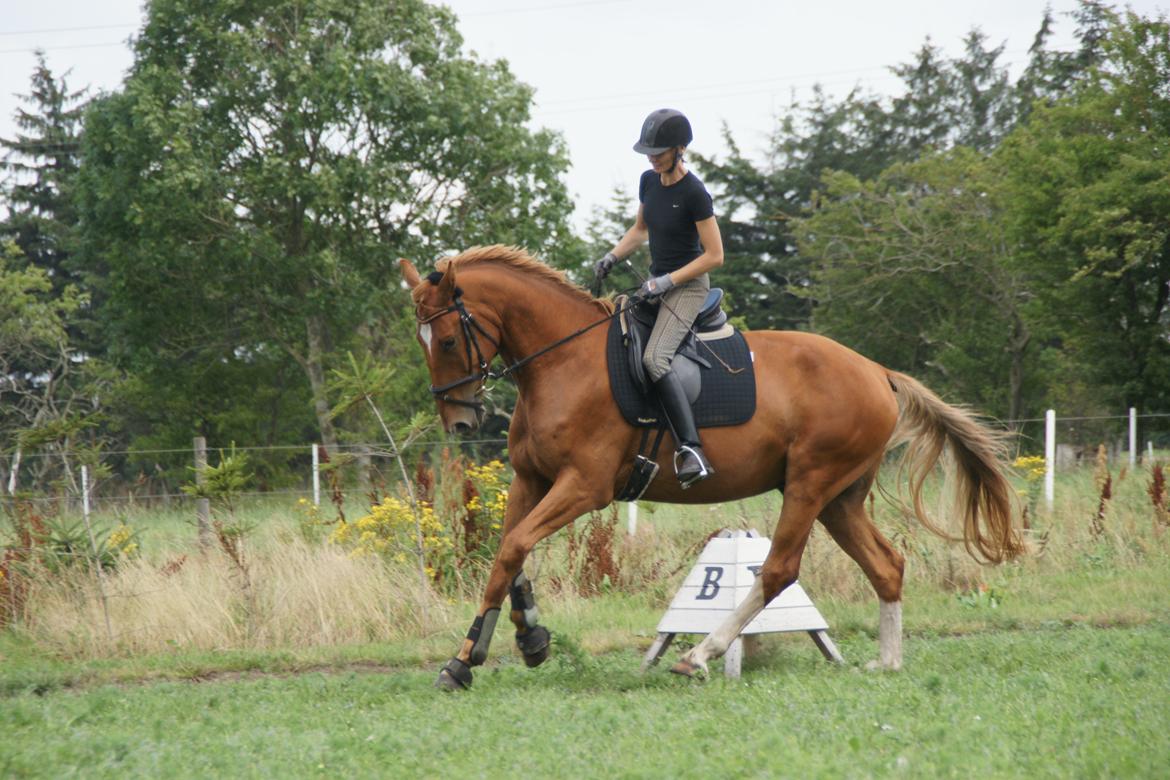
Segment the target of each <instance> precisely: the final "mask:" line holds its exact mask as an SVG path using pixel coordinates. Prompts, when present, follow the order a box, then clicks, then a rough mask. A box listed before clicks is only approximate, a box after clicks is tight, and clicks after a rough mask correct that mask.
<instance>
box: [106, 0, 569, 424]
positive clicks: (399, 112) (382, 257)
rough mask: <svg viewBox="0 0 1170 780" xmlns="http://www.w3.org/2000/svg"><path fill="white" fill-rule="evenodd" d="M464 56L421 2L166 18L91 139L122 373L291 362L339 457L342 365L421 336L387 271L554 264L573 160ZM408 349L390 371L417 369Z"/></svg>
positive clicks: (155, 10) (233, 0) (141, 48)
mask: <svg viewBox="0 0 1170 780" xmlns="http://www.w3.org/2000/svg"><path fill="white" fill-rule="evenodd" d="M460 46H461V39H460V37H459V35H458V33H457V32H456V29H455V20H454V17H453V16H452V15H451V13H450V12H449V11H447V10H446V9H444V8H441V7H433V6H430V5H427V4H426V3H423V2H421V1H420V0H402V1H401V2H395V3H385V2H380V0H359V1H358V2H340V0H295V1H294V0H274V2H270V3H262V4H261V3H244V2H239V1H238V0H215V2H205V3H192V2H189V0H157V1H156V2H154V3H152V4H151V5H150V6H149V9H148V18H147V22H146V25H145V27H144V29H143V31H142V34H141V35H140V36H139V38H138V39H137V41H136V42H135V63H134V66H133V68H132V69H131V72H130V75H129V77H128V78H127V80H126V84H125V87H124V89H123V90H121V91H120V92H119V93H117V94H114V95H111V96H109V97H107V98H104V99H103V100H101V101H99V104H98V105H97V106H96V107H95V109H94V110H93V112H92V113H91V117H90V122H89V123H88V126H87V141H86V150H87V170H86V172H85V176H84V182H85V198H86V200H85V202H86V218H87V228H88V234H87V239H88V241H89V242H90V243H91V246H92V247H93V249H94V251H95V253H96V255H97V256H98V257H100V259H101V260H102V261H104V262H107V263H109V265H110V272H111V279H110V283H109V290H108V292H109V296H110V299H109V312H108V317H109V319H110V328H109V339H110V342H111V344H113V345H114V348H115V349H116V351H117V355H118V358H119V359H120V360H123V361H126V362H127V363H128V364H130V365H134V366H136V368H137V369H138V370H140V371H146V370H148V369H149V371H150V372H151V373H152V374H153V375H156V376H158V375H165V374H167V373H168V372H170V371H171V370H172V369H182V368H184V367H185V366H196V367H208V366H212V365H216V364H220V365H223V364H226V363H235V364H239V369H240V370H241V371H245V372H249V371H252V370H253V369H254V368H255V366H256V364H257V362H267V364H268V365H269V366H271V367H272V368H273V369H275V368H277V366H278V365H279V363H280V362H281V361H282V360H284V359H291V360H293V361H294V362H295V364H296V365H297V366H299V367H300V370H301V372H302V373H303V375H304V377H305V380H306V384H307V387H308V389H309V392H310V394H311V399H312V406H313V410H314V414H315V418H316V423H317V427H318V429H319V432H320V436H321V439H322V440H323V441H324V442H326V443H327V444H332V443H333V442H334V441H335V440H336V432H335V431H334V428H333V423H332V421H331V419H330V416H329V410H330V404H329V399H328V398H327V391H326V383H325V377H326V372H327V368H328V365H329V363H330V361H331V359H333V356H336V355H339V354H341V355H343V354H344V350H345V349H347V348H353V349H355V350H357V351H359V352H360V351H361V348H362V347H363V346H366V345H368V344H369V343H370V342H375V341H378V339H377V337H376V336H375V335H373V334H376V333H377V331H378V330H380V329H384V328H393V329H397V330H402V331H403V332H404V333H406V334H407V336H406V337H409V333H410V332H411V331H413V327H412V326H411V325H408V324H407V323H406V322H405V321H403V317H404V316H406V315H405V312H404V308H403V307H404V302H405V296H403V295H402V294H401V293H399V292H398V291H397V287H396V286H395V284H396V283H395V282H394V279H395V276H394V275H393V274H390V273H389V270H388V269H389V267H390V263H391V262H392V261H393V259H394V258H395V257H397V256H398V255H406V256H412V257H416V258H418V257H422V258H425V257H434V256H435V255H437V254H439V253H440V252H444V251H449V250H451V249H462V248H465V247H466V246H468V245H470V244H474V243H488V242H491V243H495V242H503V243H515V244H522V245H525V246H527V247H529V248H530V249H532V250H533V251H536V252H543V253H545V254H549V255H556V254H557V251H558V248H559V247H561V246H562V245H566V244H567V243H568V242H569V241H570V239H571V237H570V234H569V229H568V227H567V223H566V219H567V215H568V213H569V210H570V208H571V206H570V203H569V199H568V196H567V193H566V191H565V189H564V187H563V185H562V183H561V181H560V179H559V176H560V175H561V174H562V173H563V171H564V170H565V168H566V167H567V160H566V156H565V151H564V146H563V143H562V142H561V140H560V139H559V138H558V137H557V136H555V135H554V134H552V133H549V132H547V131H533V130H529V129H528V128H527V122H528V120H529V118H530V117H529V107H530V105H531V98H532V91H531V89H530V88H529V87H527V86H525V85H523V84H521V83H519V82H517V81H516V80H515V78H514V77H513V76H512V75H511V73H510V72H509V71H508V69H507V66H506V65H505V64H504V63H502V62H494V63H484V62H481V61H479V60H477V59H474V58H470V57H467V56H464V55H463V54H462V53H461V51H460ZM399 346H403V345H400V344H396V345H395V346H394V352H393V354H387V355H382V356H380V357H382V358H383V359H390V360H412V359H413V361H414V362H416V363H417V362H418V359H417V356H416V355H415V354H414V352H415V351H414V350H410V351H405V350H404V351H401V352H400V351H398V348H399ZM196 423H197V424H200V425H203V426H205V427H206V426H208V424H209V423H208V421H207V420H206V419H204V420H197V421H196Z"/></svg>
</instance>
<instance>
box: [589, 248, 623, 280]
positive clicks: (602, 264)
mask: <svg viewBox="0 0 1170 780" xmlns="http://www.w3.org/2000/svg"><path fill="white" fill-rule="evenodd" d="M617 261H618V259H617V255H615V254H614V253H613V252H606V253H605V257H603V258H601V259H600V260H598V261H597V265H596V266H594V268H593V273H594V274H595V275H596V276H597V278H598V279H604V278H605V277H606V276H608V275H609V272H610V271H611V270H612V269H613V267H614V266H615V265H617Z"/></svg>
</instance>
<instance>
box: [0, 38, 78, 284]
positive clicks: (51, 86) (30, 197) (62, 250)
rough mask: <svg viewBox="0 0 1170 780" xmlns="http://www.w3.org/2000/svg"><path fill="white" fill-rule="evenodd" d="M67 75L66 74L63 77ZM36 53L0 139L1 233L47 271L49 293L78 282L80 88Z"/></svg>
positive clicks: (35, 263) (42, 54)
mask: <svg viewBox="0 0 1170 780" xmlns="http://www.w3.org/2000/svg"><path fill="white" fill-rule="evenodd" d="M67 75H68V74H66V76H67ZM66 76H62V77H61V78H59V79H58V78H56V77H55V76H54V75H53V73H52V71H51V70H50V69H49V66H48V65H47V64H46V62H45V55H44V52H37V65H36V68H35V69H34V70H33V75H32V79H31V91H30V92H29V93H28V94H27V95H21V96H20V98H21V101H22V103H23V104H24V106H23V107H21V108H18V109H17V111H16V113H15V119H16V126H17V128H18V130H17V133H16V137H15V138H3V139H0V147H3V148H4V150H5V155H4V163H3V165H4V168H5V170H6V171H7V173H8V176H7V177H6V182H5V186H4V192H3V195H4V199H5V201H6V203H7V206H8V216H7V219H5V221H4V222H3V223H0V231H2V234H3V237H4V238H8V239H11V240H14V241H15V242H16V245H17V246H18V247H20V249H21V251H22V252H23V254H24V256H25V257H26V258H27V259H28V261H29V262H30V263H31V264H32V265H34V266H37V267H38V268H42V269H44V270H45V272H46V273H48V274H49V278H50V279H51V281H52V285H53V294H54V296H60V295H61V293H62V292H63V291H64V289H65V287H66V285H68V284H70V283H76V282H77V281H78V274H77V269H76V268H74V267H73V264H72V263H71V257H72V255H73V254H74V250H75V236H76V225H77V215H76V209H75V207H74V203H73V187H74V183H75V181H76V177H77V172H78V167H79V160H80V146H81V132H82V113H83V112H84V110H85V106H86V97H85V92H86V91H85V90H77V91H74V92H71V91H70V90H69V87H68V85H67V84H66Z"/></svg>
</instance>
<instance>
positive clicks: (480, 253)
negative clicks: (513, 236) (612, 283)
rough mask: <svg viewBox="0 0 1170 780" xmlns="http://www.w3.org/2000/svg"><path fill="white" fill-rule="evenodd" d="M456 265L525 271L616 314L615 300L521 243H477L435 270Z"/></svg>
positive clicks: (581, 299) (437, 264)
mask: <svg viewBox="0 0 1170 780" xmlns="http://www.w3.org/2000/svg"><path fill="white" fill-rule="evenodd" d="M452 265H453V266H455V268H456V269H460V268H466V267H468V266H472V265H503V266H507V267H508V268H512V269H515V270H517V271H519V272H521V273H524V274H528V275H530V276H535V277H536V278H538V279H543V280H544V281H546V282H550V283H552V284H554V285H556V286H558V287H560V288H561V289H562V290H564V291H565V292H566V293H568V294H569V295H570V296H572V297H574V298H576V299H577V300H579V301H581V302H582V303H588V304H591V305H594V306H600V307H601V308H602V309H604V310H605V312H606V313H607V314H612V313H613V310H614V306H613V302H612V301H610V300H607V299H601V298H594V297H593V296H592V295H590V294H589V291H588V290H586V289H585V288H584V287H581V286H580V285H578V284H574V283H573V282H571V281H570V280H569V278H568V277H567V276H566V275H565V272H564V271H558V270H557V269H555V268H553V267H552V266H549V265H547V264H546V263H542V262H541V261H540V260H537V259H536V258H535V257H533V256H532V255H530V254H528V252H526V251H524V250H523V249H521V248H520V247H517V246H504V245H503V244H493V245H491V246H473V247H471V248H470V249H468V250H466V251H464V252H461V253H459V254H458V255H455V256H454V257H447V258H443V259H442V260H440V261H438V262H437V263H435V270H437V271H440V272H442V273H446V271H447V268H449V267H450V266H452ZM417 293H418V290H416V298H417Z"/></svg>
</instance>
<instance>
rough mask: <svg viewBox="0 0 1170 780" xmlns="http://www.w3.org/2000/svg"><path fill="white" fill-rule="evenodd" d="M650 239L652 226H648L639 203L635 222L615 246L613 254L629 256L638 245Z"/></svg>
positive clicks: (620, 256) (621, 256)
mask: <svg viewBox="0 0 1170 780" xmlns="http://www.w3.org/2000/svg"><path fill="white" fill-rule="evenodd" d="M649 239H650V228H648V227H646V219H645V218H644V217H643V216H642V206H641V204H639V205H638V216H637V218H636V219H634V224H633V225H632V226H631V227H630V229H629V230H627V231H626V234H625V235H624V236H622V240H621V241H618V242H617V246H615V247H614V248H613V250H612V251H613V254H614V256H615V257H617V259H619V260H621V259H623V258H626V257H629V256H630V255H631V254H633V253H634V250H636V249H637V248H638V247H640V246H642V244H645V243H646V242H647V241H648V240H649Z"/></svg>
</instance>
